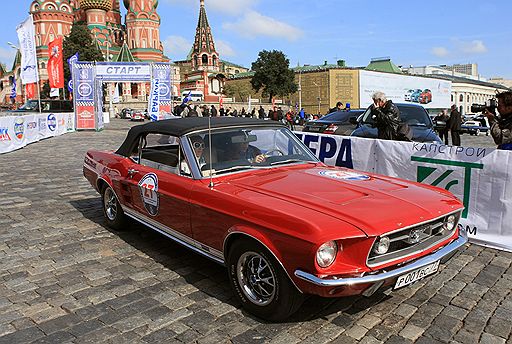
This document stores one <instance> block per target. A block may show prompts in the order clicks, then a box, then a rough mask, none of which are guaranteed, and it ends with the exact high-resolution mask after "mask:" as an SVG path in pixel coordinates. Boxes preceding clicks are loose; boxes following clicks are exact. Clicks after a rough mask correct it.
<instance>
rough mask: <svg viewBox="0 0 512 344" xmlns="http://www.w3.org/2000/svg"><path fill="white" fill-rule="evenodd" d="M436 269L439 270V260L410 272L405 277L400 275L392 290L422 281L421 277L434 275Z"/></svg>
mask: <svg viewBox="0 0 512 344" xmlns="http://www.w3.org/2000/svg"><path fill="white" fill-rule="evenodd" d="M438 269H439V260H438V261H437V262H435V263H432V264H430V265H427V266H424V267H422V268H419V269H416V270H414V271H411V272H409V273H407V274H405V275H402V276H400V277H398V279H397V280H396V283H395V288H394V289H398V288H402V287H405V286H406V285H409V284H411V283H414V282H416V281H417V280H420V279H422V278H423V277H426V276H428V275H432V274H433V273H436V272H437V270H438Z"/></svg>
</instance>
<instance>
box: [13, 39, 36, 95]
mask: <svg viewBox="0 0 512 344" xmlns="http://www.w3.org/2000/svg"><path fill="white" fill-rule="evenodd" d="M7 44H8V45H9V46H10V47H11V48H13V49H14V50H16V52H18V51H19V50H20V48H19V47H18V46H17V45H15V44H13V43H11V42H7ZM20 85H22V83H20ZM21 93H23V102H25V103H26V102H27V93H26V92H23V91H22V92H21ZM39 101H41V100H39ZM14 102H15V103H16V100H14ZM39 105H41V104H39Z"/></svg>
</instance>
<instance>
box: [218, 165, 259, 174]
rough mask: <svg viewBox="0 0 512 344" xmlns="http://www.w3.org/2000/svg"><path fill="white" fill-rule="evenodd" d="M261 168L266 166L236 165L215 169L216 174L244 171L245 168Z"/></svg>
mask: <svg viewBox="0 0 512 344" xmlns="http://www.w3.org/2000/svg"><path fill="white" fill-rule="evenodd" d="M261 168H264V166H252V165H235V166H231V167H226V168H223V169H221V170H215V174H219V173H224V172H235V171H243V170H258V169H261Z"/></svg>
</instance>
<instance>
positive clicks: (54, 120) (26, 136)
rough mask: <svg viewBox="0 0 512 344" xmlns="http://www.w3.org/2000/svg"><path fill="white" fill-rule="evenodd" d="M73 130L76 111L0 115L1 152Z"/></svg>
mask: <svg viewBox="0 0 512 344" xmlns="http://www.w3.org/2000/svg"><path fill="white" fill-rule="evenodd" d="M72 131H75V114H74V113H55V114H53V113H50V114H28V115H23V116H5V117H0V153H7V152H11V151H13V150H16V149H20V148H23V147H24V146H26V145H28V144H30V143H33V142H37V141H39V140H42V139H45V138H48V137H53V136H58V135H62V134H65V133H67V132H72Z"/></svg>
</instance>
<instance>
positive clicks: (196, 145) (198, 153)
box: [180, 135, 206, 175]
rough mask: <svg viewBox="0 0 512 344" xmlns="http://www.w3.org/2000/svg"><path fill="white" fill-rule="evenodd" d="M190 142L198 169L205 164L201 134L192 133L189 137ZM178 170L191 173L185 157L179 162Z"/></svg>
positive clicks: (187, 173)
mask: <svg viewBox="0 0 512 344" xmlns="http://www.w3.org/2000/svg"><path fill="white" fill-rule="evenodd" d="M190 144H191V145H192V150H193V151H194V155H195V158H196V160H197V164H198V166H199V169H201V167H203V166H204V165H206V160H205V158H204V156H203V152H204V141H203V139H202V137H201V136H198V135H194V136H191V137H190ZM180 170H181V172H182V173H183V174H185V175H191V173H190V167H189V164H188V163H187V161H186V160H185V159H183V160H181V162H180Z"/></svg>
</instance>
